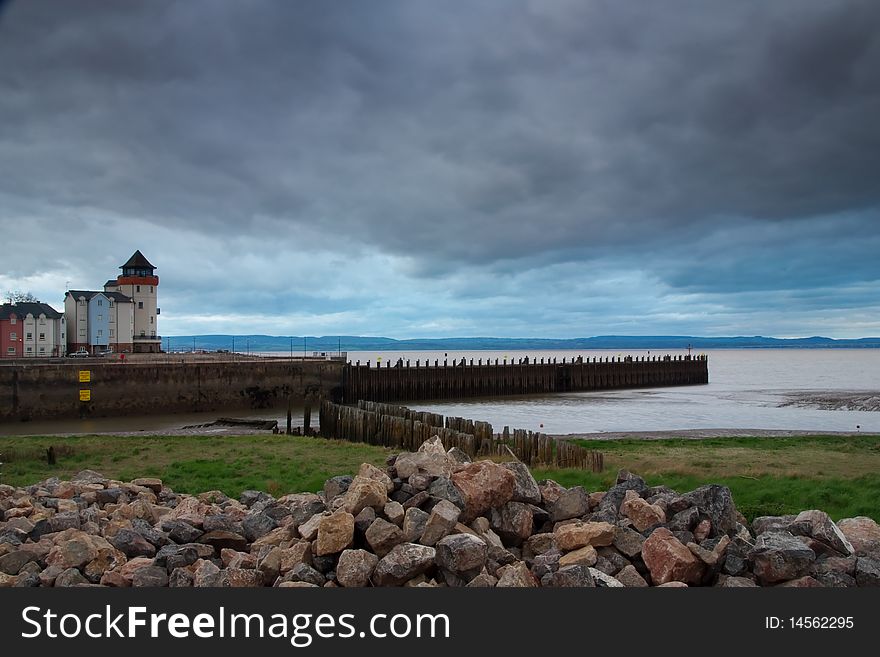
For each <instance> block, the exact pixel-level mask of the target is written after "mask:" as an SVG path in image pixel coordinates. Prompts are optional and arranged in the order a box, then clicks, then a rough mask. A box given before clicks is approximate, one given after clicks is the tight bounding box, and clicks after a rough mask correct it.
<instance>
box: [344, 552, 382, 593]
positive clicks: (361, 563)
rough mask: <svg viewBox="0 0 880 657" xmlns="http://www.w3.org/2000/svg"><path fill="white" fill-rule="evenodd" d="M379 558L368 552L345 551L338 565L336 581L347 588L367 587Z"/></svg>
mask: <svg viewBox="0 0 880 657" xmlns="http://www.w3.org/2000/svg"><path fill="white" fill-rule="evenodd" d="M378 563H379V557H377V556H376V555H375V554H373V553H372V552H367V551H366V550H343V552H342V554H340V555H339V562H338V563H337V564H336V581H337V582H339V584H341V585H342V586H345V587H347V588H351V587H361V586H367V585H368V584H369V583H370V576H371V575H372V574H373V571H374V570H375V569H376V564H378Z"/></svg>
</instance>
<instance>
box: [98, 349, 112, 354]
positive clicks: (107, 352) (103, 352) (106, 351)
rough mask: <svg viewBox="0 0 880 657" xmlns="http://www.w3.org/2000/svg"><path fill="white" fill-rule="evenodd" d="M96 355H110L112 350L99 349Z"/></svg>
mask: <svg viewBox="0 0 880 657" xmlns="http://www.w3.org/2000/svg"><path fill="white" fill-rule="evenodd" d="M98 355H99V356H112V355H113V350H112V349H105V350H104V351H99V352H98Z"/></svg>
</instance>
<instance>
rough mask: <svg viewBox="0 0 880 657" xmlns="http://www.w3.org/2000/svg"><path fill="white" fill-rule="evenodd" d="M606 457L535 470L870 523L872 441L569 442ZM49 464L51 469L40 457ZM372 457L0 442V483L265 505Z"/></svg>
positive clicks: (879, 461)
mask: <svg viewBox="0 0 880 657" xmlns="http://www.w3.org/2000/svg"><path fill="white" fill-rule="evenodd" d="M579 443H580V444H581V445H583V446H584V447H587V448H589V449H597V450H600V451H602V452H603V453H604V454H605V472H603V473H599V474H596V473H591V472H585V471H582V470H572V469H561V470H560V469H552V470H551V469H540V468H536V469H535V470H534V474H535V477H536V478H538V479H555V480H556V481H558V482H559V483H561V484H563V485H565V486H573V485H576V484H579V485H583V486H584V487H585V488H586V489H587V490H589V491H596V490H606V489H607V488H608V487H609V486H611V485H613V483H614V479H615V476H616V473H617V470H618V469H620V468H625V469H627V470H630V471H631V472H635V473H638V474H640V475H641V476H643V477H644V478H645V479H646V480H647V481H648V483H649V484H651V485H659V484H665V485H667V486H670V487H671V488H674V489H675V490H677V491H680V492H685V491H689V490H693V489H694V488H696V487H697V486H700V485H702V484H707V483H718V484H723V485H725V486H728V487H729V488H730V489H731V490H732V491H733V495H734V500H735V501H736V504H737V508H739V509H740V511H741V512H742V513H743V514H744V515H745V516H746V517H747V518H749V519H750V520H751V519H752V518H754V517H756V516H760V515H779V514H783V513H796V512H799V511H802V510H804V509H816V508H817V509H822V510H824V511H827V512H828V513H829V514H830V515H831V516H832V517H833V518H835V519H839V518H843V517H851V516H856V515H865V516H869V517H872V518H874V519H875V520H880V436H850V437H837V436H809V437H804V438H801V437H797V438H723V439H712V440H685V439H674V440H649V441H646V440H614V441H611V440H605V441H592V440H584V441H579ZM50 445H52V446H54V447H55V451H56V453H57V455H58V460H57V464H56V465H54V466H49V465H48V464H47V463H46V460H45V450H46V448H48V447H49V446H50ZM391 451H392V450H387V449H384V448H381V447H373V446H369V445H359V444H354V443H347V442H344V441H336V440H324V439H322V438H303V437H288V436H275V435H268V436H266V435H249V436H222V437H220V436H170V437H169V436H152V437H151V436H131V437H115V436H79V437H69V438H58V437H2V438H0V461H6V463H4V465H2V466H0V473H2V474H0V482H2V483H7V484H12V485H16V486H21V485H27V484H32V483H35V482H37V481H40V480H42V479H46V478H47V477H51V476H55V477H59V478H61V479H64V478H69V477H70V476H71V475H73V474H75V473H76V472H78V471H79V470H82V469H85V468H89V469H92V470H97V471H99V472H101V473H103V474H105V475H106V476H109V477H113V478H116V479H121V480H124V481H128V480H131V479H134V478H136V477H143V476H153V477H159V478H161V479H162V480H163V481H164V482H165V483H166V484H167V485H169V486H170V487H171V488H173V489H174V490H176V491H179V492H184V493H200V492H204V491H208V490H220V491H223V492H224V493H226V494H227V495H230V496H238V495H239V494H240V493H241V491H242V490H246V489H258V490H265V491H268V492H270V493H272V494H273V495H283V494H285V493H291V492H301V491H316V490H319V489H320V488H321V487H322V486H323V483H324V480H325V479H327V478H328V477H331V476H334V475H339V474H353V473H354V472H356V470H357V468H358V467H359V465H360V464H361V463H363V462H368V463H372V464H374V465H377V466H380V467H381V466H382V465H383V464H384V461H385V459H386V457H387V456H388V454H389V453H391Z"/></svg>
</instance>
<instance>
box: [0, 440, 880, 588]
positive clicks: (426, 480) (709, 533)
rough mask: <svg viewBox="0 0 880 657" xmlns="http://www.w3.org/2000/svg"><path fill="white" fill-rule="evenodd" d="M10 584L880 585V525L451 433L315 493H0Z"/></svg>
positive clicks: (159, 489)
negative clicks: (566, 476) (473, 454)
mask: <svg viewBox="0 0 880 657" xmlns="http://www.w3.org/2000/svg"><path fill="white" fill-rule="evenodd" d="M0 512H2V516H0V517H2V522H0V586H114V587H127V586H174V587H179V586H185V587H189V586H195V587H210V586H230V587H263V586H278V587H334V586H342V587H362V586H420V587H430V586H457V587H462V586H468V587H537V586H550V587H645V586H664V587H685V586H719V587H754V586H794V587H811V586H835V587H846V586H876V585H878V584H880V526H878V525H877V523H876V522H874V521H873V520H871V519H868V518H861V517H860V518H851V519H847V520H842V521H840V522H838V523H834V522H832V521H831V519H830V518H829V517H828V516H827V515H826V514H825V513H823V512H822V511H817V510H810V511H804V512H803V513H800V514H799V515H796V516H780V517H764V518H757V519H756V520H755V521H754V522H752V523H751V524H749V523H747V522H746V519H745V518H743V517H742V516H741V515H740V514H739V513H738V512H737V511H736V507H735V506H734V501H733V499H732V498H731V494H730V491H729V490H728V489H727V488H724V487H722V486H715V485H709V486H703V487H701V488H698V489H697V490H694V491H691V492H689V493H683V494H681V493H678V492H676V491H673V490H671V489H669V488H666V487H664V486H648V485H646V483H645V482H644V481H643V480H642V479H641V478H640V477H638V476H636V475H632V474H630V473H627V472H624V471H622V472H620V473H619V474H618V477H617V481H616V484H615V485H614V486H613V487H612V488H610V489H609V490H607V491H604V492H592V493H589V492H588V491H586V490H584V489H583V488H581V487H579V486H575V487H573V488H565V487H563V486H561V485H559V484H558V483H556V482H554V481H541V482H537V481H535V479H534V478H533V477H532V475H531V473H530V472H529V470H528V469H527V468H526V467H525V466H524V465H522V464H521V463H516V462H514V463H504V464H497V463H493V462H490V461H477V462H470V459H468V457H467V456H466V455H465V454H463V453H462V452H460V451H459V450H457V449H452V450H450V451H448V452H447V451H445V450H444V449H443V447H442V445H441V444H440V442H439V440H430V441H427V442H426V443H425V444H424V445H422V447H421V448H420V449H419V451H418V452H415V453H403V454H399V455H397V456H396V457H392V458H390V459H389V462H388V467H387V468H386V469H384V470H383V469H379V468H376V467H373V466H371V465H368V464H364V465H363V466H361V468H360V470H359V471H358V473H357V474H356V475H355V476H353V477H352V476H337V477H333V478H331V479H329V480H327V482H326V483H325V484H324V488H323V490H322V491H320V492H318V493H295V494H290V495H285V496H283V497H279V498H277V499H276V498H274V497H272V496H270V495H268V494H266V493H263V492H258V491H246V492H244V493H242V495H241V496H240V498H239V499H237V500H236V499H230V498H229V497H227V496H226V495H224V494H223V493H221V492H219V491H209V492H205V493H202V494H200V495H182V494H177V493H175V492H174V491H172V490H171V489H169V488H168V487H167V486H165V485H164V484H163V483H162V482H161V481H160V480H158V479H148V478H143V479H136V480H134V481H131V482H128V483H123V482H120V481H113V480H110V479H108V478H106V477H103V476H101V475H100V474H98V473H95V472H91V471H84V472H81V473H79V475H77V476H76V477H74V478H73V479H72V480H71V481H59V480H57V479H49V480H47V481H44V482H41V483H38V484H35V485H33V486H29V487H25V488H13V487H11V486H0Z"/></svg>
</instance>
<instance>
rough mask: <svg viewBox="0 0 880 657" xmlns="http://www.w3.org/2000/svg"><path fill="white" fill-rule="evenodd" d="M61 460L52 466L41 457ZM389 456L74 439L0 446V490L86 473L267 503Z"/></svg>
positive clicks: (187, 440)
mask: <svg viewBox="0 0 880 657" xmlns="http://www.w3.org/2000/svg"><path fill="white" fill-rule="evenodd" d="M50 445H53V446H55V449H56V452H59V457H58V459H57V463H56V465H54V466H50V465H48V464H47V463H46V460H45V451H46V448H48V447H49V446H50ZM388 454H389V450H386V449H384V448H381V447H373V446H370V445H358V444H354V443H347V442H344V441H338V440H324V439H322V438H305V437H299V436H275V435H270V436H222V437H219V436H172V437H169V436H153V437H150V436H136V437H128V436H124V437H115V436H78V437H69V438H58V437H51V438H42V437H26V438H22V437H9V438H5V437H4V438H0V462H2V461H7V462H6V463H4V465H2V466H0V473H2V474H0V482H2V483H6V484H12V485H14V486H22V485H27V484H31V483H35V482H37V481H40V480H42V479H46V478H47V477H59V478H61V479H64V478H66V477H70V476H71V475H73V474H76V473H77V472H78V471H79V470H83V469H85V468H89V469H91V470H97V471H98V472H101V473H102V474H104V475H106V476H108V477H112V478H115V479H120V480H123V481H130V480H131V479H134V478H136V477H159V478H160V479H162V481H163V482H165V483H166V484H167V485H168V486H170V487H171V488H173V489H174V490H175V491H178V492H182V493H199V492H203V491H208V490H221V491H223V492H224V493H226V494H227V495H230V496H236V497H237V496H238V495H239V494H240V493H241V491H243V490H247V489H257V490H265V491H267V492H270V493H272V494H273V495H283V494H285V493H292V492H301V491H317V490H320V489H321V487H322V486H323V485H324V481H325V480H326V479H327V478H328V477H332V476H334V475H338V474H350V473H354V472H356V471H357V469H358V467H359V466H360V464H361V463H364V462H367V463H372V464H374V465H378V466H382V465H383V464H384V462H385V459H386V458H387V456H388Z"/></svg>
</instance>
